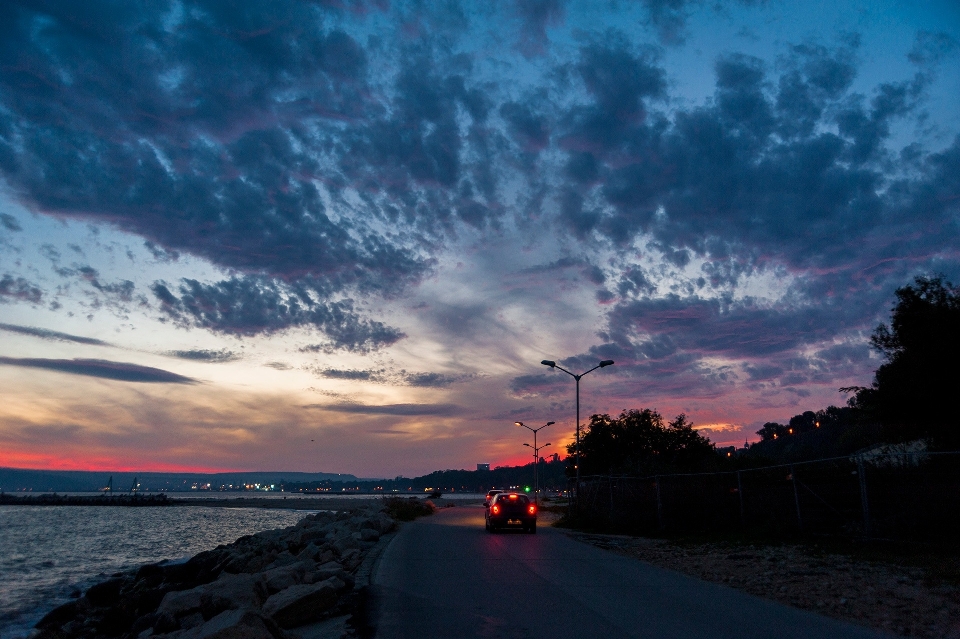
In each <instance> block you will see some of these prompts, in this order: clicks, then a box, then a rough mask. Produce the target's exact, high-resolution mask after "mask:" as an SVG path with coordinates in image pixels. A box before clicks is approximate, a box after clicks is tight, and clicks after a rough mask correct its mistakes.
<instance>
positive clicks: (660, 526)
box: [657, 475, 663, 530]
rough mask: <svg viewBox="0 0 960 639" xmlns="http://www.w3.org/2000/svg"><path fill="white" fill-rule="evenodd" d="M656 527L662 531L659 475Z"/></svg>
mask: <svg viewBox="0 0 960 639" xmlns="http://www.w3.org/2000/svg"><path fill="white" fill-rule="evenodd" d="M657 527H658V528H660V530H663V504H662V503H661V501H660V475H657Z"/></svg>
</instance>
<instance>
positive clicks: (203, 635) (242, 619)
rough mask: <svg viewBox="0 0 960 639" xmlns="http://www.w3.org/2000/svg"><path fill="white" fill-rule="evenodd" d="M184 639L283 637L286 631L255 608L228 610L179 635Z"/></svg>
mask: <svg viewBox="0 0 960 639" xmlns="http://www.w3.org/2000/svg"><path fill="white" fill-rule="evenodd" d="M179 637H180V638H182V639H281V638H283V637H285V635H284V633H283V631H282V630H280V628H278V627H277V625H276V624H275V623H273V622H272V621H270V619H267V618H264V617H263V615H261V614H260V613H258V612H255V611H253V610H228V611H226V612H222V613H220V614H219V615H217V616H216V617H214V618H213V619H211V620H209V621H208V622H207V623H205V624H203V625H202V626H198V627H197V628H194V629H192V630H190V631H188V632H184V633H181V634H180V635H179Z"/></svg>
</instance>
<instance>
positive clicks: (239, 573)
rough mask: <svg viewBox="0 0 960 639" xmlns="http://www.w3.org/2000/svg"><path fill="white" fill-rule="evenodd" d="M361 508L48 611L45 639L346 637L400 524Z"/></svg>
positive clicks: (251, 539) (144, 572) (106, 587)
mask: <svg viewBox="0 0 960 639" xmlns="http://www.w3.org/2000/svg"><path fill="white" fill-rule="evenodd" d="M418 501H419V500H418ZM421 503H422V502H421ZM351 506H352V509H351V510H349V511H340V512H330V511H325V512H320V513H316V514H314V515H308V516H306V517H304V518H303V519H301V520H300V521H299V522H298V523H297V524H296V525H294V526H289V527H287V528H283V529H279V530H269V531H265V532H261V533H257V534H255V535H247V536H244V537H241V538H240V539H238V540H237V541H236V542H234V543H232V544H229V545H221V546H218V547H217V548H216V549H214V550H209V551H205V552H201V553H199V554H198V555H195V556H194V557H192V558H191V559H189V560H187V561H185V562H182V563H163V562H162V563H159V564H148V565H145V566H141V567H140V568H138V569H136V570H130V571H126V572H122V573H116V574H114V575H113V576H112V577H111V578H109V579H107V580H106V581H102V582H100V583H98V584H95V585H93V586H92V587H90V588H89V589H87V590H86V592H85V593H83V594H82V596H80V597H78V598H77V599H76V600H74V601H71V602H69V603H67V604H64V605H62V606H60V607H59V608H56V609H55V610H53V611H52V612H50V613H49V614H47V615H46V616H45V617H44V618H43V619H41V620H40V622H39V623H38V624H37V629H38V631H39V633H38V634H37V636H36V639H53V638H54V637H56V638H57V639H86V638H93V637H102V636H111V637H129V638H131V639H132V638H133V637H139V636H163V635H166V636H171V637H173V636H177V637H186V636H190V637H193V636H197V637H200V636H203V637H206V636H223V637H227V636H244V637H264V638H266V637H272V638H273V639H284V638H287V639H297V638H298V637H307V636H313V635H314V634H316V633H317V632H318V630H319V629H320V627H321V626H322V627H323V628H324V632H325V633H329V632H330V631H333V635H335V636H339V635H338V634H337V631H336V628H337V627H342V628H343V631H344V633H346V627H345V625H344V624H345V623H346V621H345V620H346V619H347V616H348V615H349V614H350V613H351V612H352V611H353V610H354V608H355V606H356V602H357V598H358V594H357V589H356V588H355V586H356V585H357V584H358V582H359V583H360V584H362V583H363V580H364V577H363V569H362V566H363V565H364V560H365V559H366V558H368V556H369V553H370V551H371V550H372V549H374V548H376V547H377V542H378V540H379V539H380V537H381V536H382V535H384V534H386V533H388V532H390V531H391V530H393V529H394V527H395V526H396V523H395V520H394V518H393V517H391V516H390V515H389V514H388V512H387V511H385V510H383V508H382V507H383V506H384V504H383V502H373V503H370V502H366V503H361V504H358V503H357V502H353V504H351ZM358 573H359V574H358ZM325 636H330V635H329V634H327V635H325Z"/></svg>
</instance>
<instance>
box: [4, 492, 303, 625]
mask: <svg viewBox="0 0 960 639" xmlns="http://www.w3.org/2000/svg"><path fill="white" fill-rule="evenodd" d="M311 512H313V511H311ZM305 514H306V512H305V511H297V510H279V509H277V510H272V509H259V508H181V507H176V506H173V507H171V506H168V507H163V508H119V507H109V506H89V507H78V506H0V637H2V639H14V638H21V637H26V636H27V635H28V634H29V632H30V629H31V628H32V627H33V625H34V624H35V623H36V622H37V621H39V620H40V618H41V617H42V616H43V615H44V614H46V613H47V612H49V611H50V610H52V609H53V608H55V607H56V606H58V605H60V604H62V603H64V602H66V601H68V600H69V598H70V594H71V593H72V592H73V591H75V590H84V589H86V588H87V587H88V586H90V585H91V584H93V583H95V582H97V581H100V580H102V579H103V578H104V577H106V576H109V575H110V574H112V573H114V572H118V571H121V570H127V569H129V568H134V567H136V566H139V565H141V564H145V563H152V562H157V561H161V560H163V559H179V558H183V557H188V556H192V555H195V554H196V553H198V552H200V551H203V550H209V549H211V548H214V547H216V546H218V545H219V544H225V543H231V542H233V541H234V540H236V539H237V538H238V537H241V536H243V535H248V534H252V533H255V532H259V531H261V530H269V529H271V528H283V527H285V526H290V525H292V524H295V523H296V522H298V521H299V520H300V519H302V518H303V516H304V515H305Z"/></svg>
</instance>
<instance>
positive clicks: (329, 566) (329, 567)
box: [312, 561, 343, 583]
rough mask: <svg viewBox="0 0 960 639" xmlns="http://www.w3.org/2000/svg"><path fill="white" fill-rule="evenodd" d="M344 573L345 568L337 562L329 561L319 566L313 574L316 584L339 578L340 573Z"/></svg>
mask: <svg viewBox="0 0 960 639" xmlns="http://www.w3.org/2000/svg"><path fill="white" fill-rule="evenodd" d="M341 572H343V566H342V565H340V564H339V563H337V562H335V561H328V562H327V563H325V564H323V565H320V566H317V568H316V569H315V570H314V571H313V572H312V575H313V581H314V583H316V582H320V581H325V580H327V579H329V578H330V577H337V576H339V575H340V573H341Z"/></svg>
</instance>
